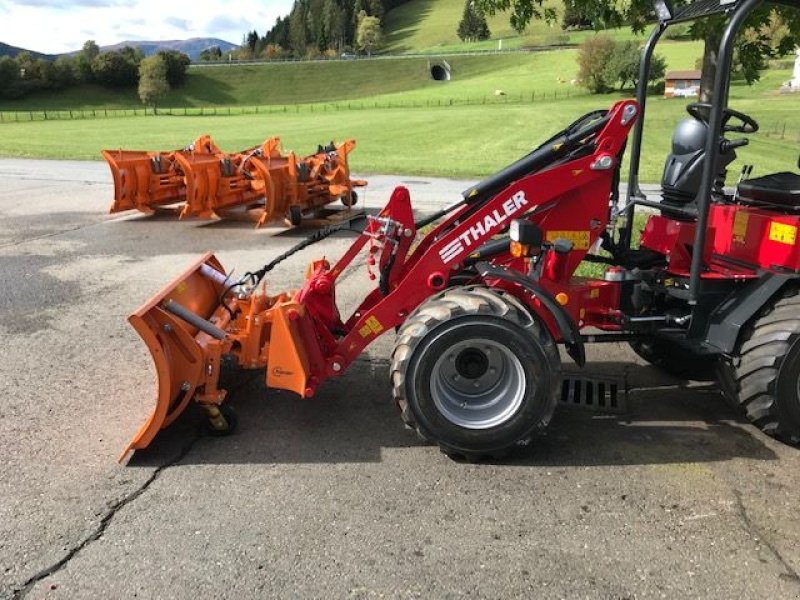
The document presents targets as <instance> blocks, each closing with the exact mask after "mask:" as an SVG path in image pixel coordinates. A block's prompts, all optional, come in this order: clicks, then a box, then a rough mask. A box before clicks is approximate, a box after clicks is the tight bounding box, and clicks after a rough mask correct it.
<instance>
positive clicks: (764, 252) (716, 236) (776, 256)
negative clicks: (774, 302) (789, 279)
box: [641, 204, 800, 279]
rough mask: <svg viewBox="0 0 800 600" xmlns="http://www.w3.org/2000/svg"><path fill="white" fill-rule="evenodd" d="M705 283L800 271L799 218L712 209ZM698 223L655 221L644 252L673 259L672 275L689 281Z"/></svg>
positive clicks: (746, 209)
mask: <svg viewBox="0 0 800 600" xmlns="http://www.w3.org/2000/svg"><path fill="white" fill-rule="evenodd" d="M708 229H709V231H708V237H707V238H706V239H707V240H708V241H707V243H706V247H705V249H704V252H703V261H704V262H705V264H706V265H707V266H708V270H707V271H706V272H704V273H703V274H702V277H703V278H704V279H741V278H749V277H755V276H757V272H758V271H759V270H767V271H776V270H780V271H786V270H789V271H795V272H800V247H798V245H797V244H796V238H797V232H798V229H800V216H797V215H786V214H780V213H776V212H770V211H767V210H764V209H763V208H755V207H751V206H745V205H742V204H714V205H712V206H711V209H710V210H709V219H708ZM694 232H695V223H694V222H691V221H676V220H673V219H668V218H666V217H663V216H660V215H653V216H651V217H650V218H649V219H648V221H647V225H646V226H645V230H644V232H643V233H642V242H641V245H642V246H643V247H646V248H649V249H651V250H655V251H656V252H659V253H661V254H664V255H665V256H667V257H668V259H669V267H668V271H669V273H671V274H673V275H677V276H681V277H688V276H689V267H690V263H691V258H692V245H693V243H694Z"/></svg>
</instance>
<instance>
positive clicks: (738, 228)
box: [733, 210, 750, 244]
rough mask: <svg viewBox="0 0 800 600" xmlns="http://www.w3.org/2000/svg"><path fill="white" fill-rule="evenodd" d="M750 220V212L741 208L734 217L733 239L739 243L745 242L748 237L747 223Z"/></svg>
mask: <svg viewBox="0 0 800 600" xmlns="http://www.w3.org/2000/svg"><path fill="white" fill-rule="evenodd" d="M749 222H750V213H747V212H744V211H743V210H740V211H738V212H737V213H736V216H735V217H733V241H734V242H736V243H737V244H744V239H745V237H747V224H748V223H749Z"/></svg>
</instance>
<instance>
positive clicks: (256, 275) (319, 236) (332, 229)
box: [245, 222, 349, 285]
mask: <svg viewBox="0 0 800 600" xmlns="http://www.w3.org/2000/svg"><path fill="white" fill-rule="evenodd" d="M345 225H349V223H346V222H345V223H339V224H338V225H331V226H329V227H325V228H323V229H320V230H318V231H315V232H314V233H312V234H311V235H310V236H308V237H307V238H306V239H304V240H303V241H302V242H300V243H298V244H295V245H294V246H292V247H291V248H289V249H288V250H287V251H286V252H284V253H283V254H281V255H280V256H278V257H277V258H275V259H273V260H272V261H270V262H268V263H267V264H266V265H264V266H263V267H261V268H260V269H259V270H258V271H253V272H252V273H245V277H246V278H247V277H252V279H253V282H254V284H255V285H258V284H259V283H261V280H262V279H264V276H265V275H266V274H267V273H269V272H270V271H272V269H274V268H275V267H277V266H278V265H279V264H281V263H282V262H283V261H285V260H286V259H287V258H289V257H291V256H292V255H293V254H297V253H298V252H300V251H301V250H304V249H306V248H308V247H309V246H311V245H313V244H316V243H317V242H321V241H322V240H324V239H325V238H327V237H330V236H332V235H333V234H334V233H336V232H337V231H340V230H341V229H343V228H344V226H345Z"/></svg>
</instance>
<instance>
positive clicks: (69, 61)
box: [53, 56, 80, 89]
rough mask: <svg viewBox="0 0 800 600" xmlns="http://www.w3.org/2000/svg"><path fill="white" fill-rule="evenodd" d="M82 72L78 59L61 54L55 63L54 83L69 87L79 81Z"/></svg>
mask: <svg viewBox="0 0 800 600" xmlns="http://www.w3.org/2000/svg"><path fill="white" fill-rule="evenodd" d="M79 76H80V74H79V72H78V65H77V61H76V59H74V58H72V57H71V56H59V57H58V58H57V59H56V60H55V62H54V63H53V85H54V86H55V87H57V88H61V89H63V88H67V87H70V86H72V85H75V83H77V81H78V78H79Z"/></svg>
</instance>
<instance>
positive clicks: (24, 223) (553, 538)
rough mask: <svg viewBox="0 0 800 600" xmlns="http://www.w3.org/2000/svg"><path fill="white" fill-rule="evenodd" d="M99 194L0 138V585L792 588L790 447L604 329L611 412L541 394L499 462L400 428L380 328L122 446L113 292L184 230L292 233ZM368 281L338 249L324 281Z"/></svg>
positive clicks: (125, 414) (146, 269)
mask: <svg viewBox="0 0 800 600" xmlns="http://www.w3.org/2000/svg"><path fill="white" fill-rule="evenodd" d="M370 180H371V181H372V185H371V187H370V190H369V192H368V193H367V194H366V200H367V204H368V206H371V207H377V206H379V205H380V204H382V202H383V201H385V200H386V199H387V198H388V194H389V192H390V190H391V186H392V185H394V184H396V183H405V184H406V185H408V187H409V188H410V189H411V192H412V198H414V199H415V200H417V201H418V203H419V206H420V207H422V208H423V209H431V208H433V207H436V206H441V205H442V204H445V203H448V202H450V201H452V200H453V199H455V198H457V195H458V192H460V191H461V190H462V189H464V188H465V187H467V185H468V182H458V181H456V182H453V181H445V180H437V181H434V180H428V179H419V178H403V177H371V178H370ZM111 194H112V188H111V185H110V180H109V177H108V175H107V173H106V170H105V166H104V165H102V164H100V163H96V164H89V163H70V162H51V161H22V160H0V273H2V286H1V287H0V339H2V360H1V361H0V386H1V389H2V390H3V391H4V392H5V393H4V397H3V401H2V403H0V423H2V426H3V429H2V435H0V457H2V458H1V459H0V597H9V598H11V597H18V598H23V597H29V598H97V597H108V598H132V597H136V598H198V597H213V598H251V597H259V598H261V597H280V598H287V597H308V598H379V597H388V598H395V597H396V598H455V597H475V598H479V597H480V598H512V597H524V598H676V597H704V598H726V599H727V598H765V597H768V598H800V577H799V576H798V573H799V572H800V511H798V501H797V498H798V489H800V451H798V450H797V449H793V448H789V447H786V446H783V445H781V444H780V443H777V442H775V441H773V440H771V439H769V438H767V437H765V436H764V435H762V434H760V433H759V432H758V431H756V430H755V429H754V428H753V427H751V426H749V425H747V424H745V423H743V421H742V420H741V419H739V418H738V416H736V415H735V414H733V413H732V412H731V411H730V410H729V409H728V408H727V407H726V405H725V404H724V402H723V400H722V398H721V397H720V395H719V394H718V393H717V391H716V389H715V387H714V386H713V385H709V384H699V383H694V384H687V383H684V382H679V381H675V380H671V379H669V378H667V377H665V376H663V375H661V374H660V373H658V372H657V371H656V370H654V369H653V368H651V367H645V366H641V365H637V364H635V363H634V362H633V361H634V357H633V355H632V354H631V353H630V352H629V351H628V350H627V349H626V348H625V347H603V348H601V349H600V350H593V351H592V353H591V358H592V363H591V365H590V367H588V370H589V372H590V373H595V374H597V373H599V374H602V375H604V376H609V375H616V376H618V377H620V378H622V379H624V380H625V381H626V384H627V387H628V388H629V396H628V409H627V411H626V412H624V413H622V414H599V413H591V412H586V411H582V410H574V409H568V408H560V409H559V410H558V411H557V413H556V416H555V418H554V421H553V423H552V425H551V427H550V428H549V430H548V432H547V433H546V435H543V436H542V437H541V438H539V439H536V440H535V441H534V443H533V444H531V445H530V446H529V447H527V448H524V449H521V450H519V451H518V452H517V453H516V454H515V455H513V456H512V457H511V458H510V459H508V460H506V461H504V462H502V463H496V464H477V465H474V464H461V463H456V462H453V461H451V460H450V459H448V458H446V457H445V456H444V455H442V454H440V453H439V452H438V451H437V450H436V449H435V448H433V447H430V446H425V445H421V444H420V443H419V442H418V441H417V439H416V438H415V436H414V435H412V434H411V433H410V432H409V431H407V430H405V429H404V428H403V426H402V424H401V422H400V419H399V416H398V414H397V411H396V409H395V407H394V406H393V405H392V401H391V397H390V387H389V382H388V376H387V359H388V357H389V352H390V348H391V344H392V339H390V338H391V335H387V336H385V338H383V339H381V340H379V342H378V343H376V344H375V345H374V346H373V347H371V348H370V350H369V352H368V354H367V355H365V356H364V357H363V358H362V359H361V360H359V361H358V362H357V363H356V364H355V365H354V366H353V368H351V369H350V371H348V372H347V373H346V374H345V375H344V376H343V377H342V378H341V379H338V380H335V381H331V382H329V383H327V384H326V385H325V386H324V387H323V388H322V389H321V390H320V392H319V393H318V394H317V395H316V396H315V397H314V398H313V399H311V400H303V401H300V400H296V399H294V398H293V397H292V396H291V395H290V394H288V393H281V392H275V391H267V390H265V388H264V386H263V380H262V375H261V374H259V373H254V374H250V375H246V376H242V377H241V378H240V379H239V380H238V383H237V384H236V386H235V388H234V389H233V392H232V394H231V403H232V405H234V406H235V407H236V409H237V411H238V413H239V417H240V431H239V433H238V434H237V435H234V436H232V437H229V438H208V437H204V436H202V435H200V434H199V430H200V427H199V426H200V424H201V418H200V417H201V416H200V415H199V414H198V412H195V411H189V412H188V413H187V415H186V418H185V419H182V420H181V422H179V423H177V424H176V425H175V426H174V427H172V428H170V429H169V430H167V431H166V432H164V434H163V435H162V436H161V438H160V439H159V440H158V443H156V444H155V445H154V446H153V447H152V448H151V449H150V450H149V451H147V452H142V453H139V454H137V455H136V456H135V457H134V459H133V460H132V461H131V462H130V463H129V464H127V465H124V466H121V465H118V464H117V463H116V457H117V454H118V453H119V451H120V450H121V448H122V447H123V446H124V445H125V443H126V442H127V441H128V439H129V438H130V437H131V436H132V435H133V433H134V432H135V431H136V430H137V429H138V427H139V426H140V424H141V423H142V422H143V421H144V419H145V417H146V416H147V414H148V412H149V410H150V409H151V407H152V395H153V387H154V372H153V369H152V366H151V364H150V359H149V356H148V354H147V352H146V350H145V348H144V346H143V344H142V343H141V342H140V341H139V339H138V338H137V336H136V335H135V333H134V332H133V331H132V330H131V329H130V328H129V327H128V325H127V323H126V321H125V317H126V316H127V314H129V313H130V312H131V311H132V310H133V309H134V308H136V307H137V306H138V305H139V304H140V303H141V302H143V301H144V300H145V299H147V298H148V297H149V296H150V295H151V294H152V293H153V292H154V291H155V290H157V289H158V288H159V287H160V286H161V285H162V284H163V283H164V282H165V281H166V280H168V279H169V278H170V277H171V276H173V275H174V274H177V273H178V272H179V271H181V270H183V269H184V268H185V266H186V265H187V264H188V263H189V262H190V261H191V260H192V259H193V258H194V257H195V256H196V255H197V254H199V253H200V252H202V251H205V250H207V249H210V248H213V249H215V250H216V251H217V252H218V255H219V257H220V258H221V260H222V261H223V264H225V265H226V266H228V267H233V266H235V267H237V270H238V271H239V272H242V271H243V270H245V269H248V268H253V267H258V266H260V265H261V264H263V263H264V262H266V261H267V260H268V259H269V258H271V257H273V256H275V255H276V254H278V253H280V252H282V251H284V250H285V249H287V248H288V247H290V246H291V245H292V244H294V243H295V242H296V241H297V240H298V239H299V238H298V234H296V233H294V232H288V233H287V232H281V231H280V230H278V229H267V230H262V231H254V230H252V229H251V226H250V225H249V224H246V223H231V222H211V223H203V222H196V221H195V222H193V221H188V222H176V221H174V220H171V219H164V218H144V217H140V216H137V215H124V216H122V217H109V216H107V215H106V214H104V213H105V210H106V208H107V206H108V205H109V203H110V199H111ZM351 237H352V234H348V233H342V234H338V235H337V236H335V237H334V238H331V239H329V240H327V241H326V242H324V243H323V244H321V245H319V246H317V247H315V248H314V249H313V250H307V251H305V252H303V253H302V254H301V255H298V256H296V257H294V258H293V259H291V260H289V261H287V262H286V263H284V264H283V265H281V267H280V268H279V269H277V270H276V271H275V272H274V274H273V275H272V276H271V277H270V283H271V286H272V289H273V290H277V289H281V288H284V287H291V286H294V285H297V284H298V283H299V282H300V280H301V277H302V274H303V272H304V270H305V265H306V263H307V262H308V261H309V260H310V259H311V258H315V257H317V256H319V255H320V254H325V255H327V256H329V257H335V256H337V255H338V254H339V253H341V252H342V251H343V249H344V248H345V247H346V246H347V244H348V241H349V239H351ZM366 285H367V280H366V277H365V275H364V272H363V269H359V270H356V271H354V272H353V273H352V274H351V275H349V276H348V277H347V278H346V279H345V281H344V282H343V284H342V286H341V288H340V301H341V304H342V305H343V306H345V307H347V306H350V307H352V306H353V304H354V303H355V302H356V300H357V299H358V298H359V297H360V296H361V295H362V294H363V293H364V290H365V289H366Z"/></svg>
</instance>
